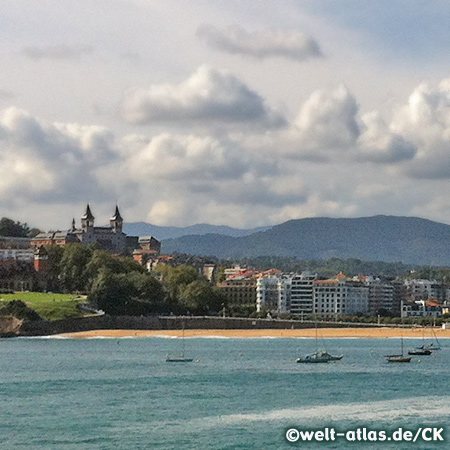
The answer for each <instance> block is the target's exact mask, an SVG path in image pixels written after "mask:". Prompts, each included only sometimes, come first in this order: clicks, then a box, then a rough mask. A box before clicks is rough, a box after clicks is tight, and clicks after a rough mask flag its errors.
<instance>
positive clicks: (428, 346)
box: [417, 331, 441, 351]
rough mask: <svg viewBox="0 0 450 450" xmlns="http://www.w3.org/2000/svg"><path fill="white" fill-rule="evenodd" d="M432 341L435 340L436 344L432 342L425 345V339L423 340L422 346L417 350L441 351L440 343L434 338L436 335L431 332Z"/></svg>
mask: <svg viewBox="0 0 450 450" xmlns="http://www.w3.org/2000/svg"><path fill="white" fill-rule="evenodd" d="M433 335H434V339H435V340H436V343H434V342H432V343H431V344H425V337H424V339H423V344H422V345H421V346H420V347H417V350H430V351H434V350H440V349H441V343H440V342H439V339H438V338H437V336H436V333H435V332H434V331H433Z"/></svg>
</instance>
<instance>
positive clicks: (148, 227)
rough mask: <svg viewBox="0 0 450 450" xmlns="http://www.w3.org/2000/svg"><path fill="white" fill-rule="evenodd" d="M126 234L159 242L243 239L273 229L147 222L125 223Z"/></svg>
mask: <svg viewBox="0 0 450 450" xmlns="http://www.w3.org/2000/svg"><path fill="white" fill-rule="evenodd" d="M123 228H124V232H125V234H127V235H129V236H155V238H156V239H158V240H160V241H161V240H163V239H173V238H178V237H182V236H190V235H199V236H203V235H205V234H220V235H222V236H233V237H241V236H248V235H249V234H253V233H257V232H258V231H265V230H268V229H269V228H271V227H259V228H252V229H244V228H233V227H227V226H225V225H208V224H206V223H200V224H197V225H191V226H189V227H160V226H158V225H152V224H150V223H145V222H134V223H125V224H124V225H123Z"/></svg>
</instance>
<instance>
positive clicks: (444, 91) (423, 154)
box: [391, 79, 450, 179]
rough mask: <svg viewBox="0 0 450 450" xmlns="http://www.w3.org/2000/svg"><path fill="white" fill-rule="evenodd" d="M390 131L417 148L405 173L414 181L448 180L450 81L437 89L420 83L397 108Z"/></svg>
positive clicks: (449, 164) (449, 161) (444, 81)
mask: <svg viewBox="0 0 450 450" xmlns="http://www.w3.org/2000/svg"><path fill="white" fill-rule="evenodd" d="M391 127H392V129H393V130H394V131H395V132H397V133H399V134H402V135H403V136H407V137H408V139H409V140H410V141H412V142H413V143H414V145H415V146H416V147H417V154H416V157H415V158H414V159H413V160H412V161H411V162H410V163H409V164H408V165H407V166H406V168H405V169H404V170H405V172H406V173H407V174H408V175H409V176H411V177H413V178H424V179H440V178H446V179H448V178H450V156H449V148H450V79H446V80H443V81H442V82H441V83H440V84H439V86H438V87H437V88H433V87H431V86H430V85H429V84H427V83H422V84H421V85H419V86H418V87H417V88H416V89H414V91H413V93H412V94H411V95H410V97H409V99H408V103H407V104H406V105H404V106H403V107H401V108H399V109H398V110H397V111H396V112H395V114H394V117H393V120H392V125H391Z"/></svg>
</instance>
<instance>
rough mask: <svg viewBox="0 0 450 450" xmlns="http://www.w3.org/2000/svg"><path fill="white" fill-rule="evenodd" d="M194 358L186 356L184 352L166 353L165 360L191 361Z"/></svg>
mask: <svg viewBox="0 0 450 450" xmlns="http://www.w3.org/2000/svg"><path fill="white" fill-rule="evenodd" d="M192 361H194V358H186V357H185V356H184V354H181V355H177V356H170V355H167V358H166V362H192Z"/></svg>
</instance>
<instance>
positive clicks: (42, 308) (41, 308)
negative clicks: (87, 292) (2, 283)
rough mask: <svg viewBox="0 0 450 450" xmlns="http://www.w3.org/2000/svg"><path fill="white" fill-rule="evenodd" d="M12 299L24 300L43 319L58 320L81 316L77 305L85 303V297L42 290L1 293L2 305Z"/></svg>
mask: <svg viewBox="0 0 450 450" xmlns="http://www.w3.org/2000/svg"><path fill="white" fill-rule="evenodd" d="M11 300H22V301H24V302H25V303H26V304H27V305H28V306H29V307H30V308H33V309H34V310H35V311H36V312H37V313H38V314H39V315H40V316H41V317H42V318H43V319H47V320H56V319H64V318H66V317H81V316H83V315H85V314H83V313H82V312H81V311H79V310H78V308H77V305H78V304H80V303H85V302H86V299H85V298H80V297H77V296H75V295H73V294H51V293H42V292H16V293H14V294H0V307H1V306H4V304H5V303H7V302H10V301H11Z"/></svg>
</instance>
